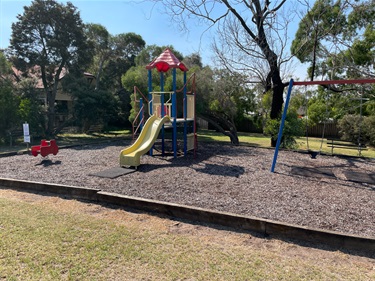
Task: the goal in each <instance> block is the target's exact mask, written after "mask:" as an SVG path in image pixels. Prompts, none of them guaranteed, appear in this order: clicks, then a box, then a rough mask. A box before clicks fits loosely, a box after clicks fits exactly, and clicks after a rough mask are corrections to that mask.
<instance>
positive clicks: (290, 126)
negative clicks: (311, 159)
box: [264, 110, 305, 148]
mask: <svg viewBox="0 0 375 281" xmlns="http://www.w3.org/2000/svg"><path fill="white" fill-rule="evenodd" d="M279 129H280V120H275V119H269V120H268V121H267V123H266V127H265V128H264V134H266V135H268V136H270V137H271V138H272V139H273V140H274V141H276V140H277V137H278V133H279ZM304 130H305V128H304V124H303V121H302V120H301V119H300V118H298V114H297V112H295V111H292V110H290V111H289V112H288V114H287V116H286V119H285V123H284V130H283V136H282V139H281V144H280V145H281V147H284V148H296V147H297V146H298V145H297V141H296V137H300V136H302V135H303V134H304Z"/></svg>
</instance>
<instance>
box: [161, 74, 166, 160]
mask: <svg viewBox="0 0 375 281" xmlns="http://www.w3.org/2000/svg"><path fill="white" fill-rule="evenodd" d="M160 90H161V92H162V93H161V94H160V115H161V117H164V115H165V110H164V93H163V92H164V74H163V72H160ZM164 152H165V146H164V125H163V127H162V128H161V153H162V155H163V156H164Z"/></svg>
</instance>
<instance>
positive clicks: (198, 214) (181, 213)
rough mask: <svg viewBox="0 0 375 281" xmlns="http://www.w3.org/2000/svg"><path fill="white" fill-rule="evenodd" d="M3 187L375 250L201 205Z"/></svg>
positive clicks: (29, 185)
mask: <svg viewBox="0 0 375 281" xmlns="http://www.w3.org/2000/svg"><path fill="white" fill-rule="evenodd" d="M0 186H1V187H7V188H13V189H18V190H25V191H27V190H29V191H34V192H46V193H53V194H56V195H60V196H69V197H71V198H74V199H78V200H79V199H80V200H88V201H92V202H96V203H99V204H113V205H116V206H119V207H124V208H130V209H136V210H140V211H144V212H151V213H155V214H159V215H165V216H169V217H174V218H177V219H185V220H190V221H193V222H198V223H207V224H215V225H219V226H224V227H229V228H234V229H238V230H243V231H251V232H255V233H259V234H261V235H263V236H271V237H274V238H282V239H284V240H297V241H301V242H309V243H312V244H313V245H317V244H324V245H327V246H329V247H332V248H335V249H339V250H354V251H363V252H369V253H374V252H375V238H370V237H361V236H357V235H345V234H343V233H340V232H335V231H327V230H321V229H314V228H308V227H303V226H299V225H293V224H288V223H281V222H277V221H272V220H267V219H261V218H257V217H251V216H240V215H236V214H233V213H226V212H217V211H212V210H208V209H203V208H198V207H191V206H185V205H180V204H174V203H167V202H162V201H156V200H150V199H144V198H138V197H131V196H125V195H120V194H116V193H110V192H104V191H101V190H99V189H91V188H84V187H76V186H66V185H61V184H47V183H40V182H32V181H25V180H14V179H7V178H0Z"/></svg>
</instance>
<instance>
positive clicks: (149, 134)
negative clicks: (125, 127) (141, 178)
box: [120, 48, 197, 167]
mask: <svg viewBox="0 0 375 281" xmlns="http://www.w3.org/2000/svg"><path fill="white" fill-rule="evenodd" d="M154 68H156V70H157V71H158V72H159V73H160V91H153V89H152V70H153V69H154ZM146 69H147V70H148V95H147V97H146V96H145V95H143V93H142V92H141V91H139V89H138V88H137V87H136V86H135V87H134V98H135V102H136V103H139V112H138V114H137V115H136V117H135V120H134V122H133V140H134V138H135V137H134V136H135V135H136V134H137V133H138V132H139V131H141V133H140V135H139V136H138V138H137V139H136V140H135V142H134V143H133V145H131V146H130V147H127V148H125V149H123V150H122V151H121V153H120V166H122V167H123V166H132V167H137V166H139V165H140V157H141V156H142V155H143V154H145V153H147V152H149V154H150V155H151V156H152V155H153V146H154V143H155V141H156V140H157V138H158V136H160V140H161V153H162V155H164V154H165V150H166V149H165V141H166V134H165V130H166V129H171V131H172V132H171V139H172V151H173V157H174V158H177V154H178V150H179V147H178V142H177V140H178V129H180V131H181V132H180V135H182V142H181V143H182V147H181V149H180V150H181V151H183V154H184V156H186V155H187V153H188V152H189V151H193V152H194V156H195V153H196V149H197V134H196V116H195V100H196V92H195V74H193V75H192V76H191V77H190V78H189V79H187V71H188V68H187V67H186V66H185V65H184V64H183V63H182V62H180V61H179V60H178V59H177V58H176V56H175V55H174V54H173V53H172V51H171V50H170V49H169V48H166V49H165V50H164V51H163V53H162V54H161V55H160V56H158V57H157V58H155V59H154V60H153V61H151V62H150V63H149V64H148V65H147V66H146ZM170 69H171V71H172V91H164V80H165V79H164V74H165V73H166V72H168V71H169V70H170ZM177 69H179V70H181V71H183V83H184V85H183V87H182V88H181V89H179V90H178V89H177V82H176V80H177ZM189 86H190V89H188V87H189ZM137 95H140V96H141V97H142V98H140V99H137ZM177 95H182V112H178V110H177V108H178V106H177V100H178V99H177ZM146 119H147V120H146ZM181 133H182V134H181Z"/></svg>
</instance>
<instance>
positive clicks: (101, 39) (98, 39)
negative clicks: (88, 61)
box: [85, 23, 112, 89]
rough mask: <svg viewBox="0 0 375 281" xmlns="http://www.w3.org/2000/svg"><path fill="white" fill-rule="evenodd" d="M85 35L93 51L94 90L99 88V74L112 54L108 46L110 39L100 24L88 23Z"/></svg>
mask: <svg viewBox="0 0 375 281" xmlns="http://www.w3.org/2000/svg"><path fill="white" fill-rule="evenodd" d="M85 33H86V36H87V38H88V40H90V41H91V43H92V45H93V46H94V50H95V57H94V60H93V67H92V70H94V73H95V77H96V79H95V89H98V88H99V83H100V78H101V73H102V70H103V65H104V63H105V62H106V61H107V60H108V59H109V58H110V56H111V54H112V50H111V46H110V37H111V35H110V34H109V32H108V30H107V29H106V28H105V27H104V26H103V25H101V24H94V23H90V24H87V25H86V27H85Z"/></svg>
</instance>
